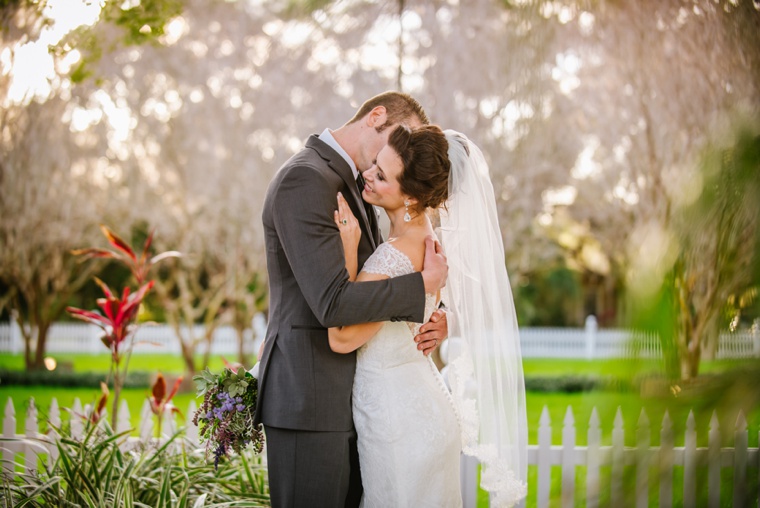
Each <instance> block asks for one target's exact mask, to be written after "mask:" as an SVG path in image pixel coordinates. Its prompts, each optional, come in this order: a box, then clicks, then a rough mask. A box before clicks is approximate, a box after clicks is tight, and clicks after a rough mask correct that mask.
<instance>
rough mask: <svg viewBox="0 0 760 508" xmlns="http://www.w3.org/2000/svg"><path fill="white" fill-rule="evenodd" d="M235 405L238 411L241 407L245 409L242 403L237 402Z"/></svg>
mask: <svg viewBox="0 0 760 508" xmlns="http://www.w3.org/2000/svg"><path fill="white" fill-rule="evenodd" d="M235 407H236V408H237V410H238V411H242V410H243V409H245V405H243V404H238V405H237V406H235Z"/></svg>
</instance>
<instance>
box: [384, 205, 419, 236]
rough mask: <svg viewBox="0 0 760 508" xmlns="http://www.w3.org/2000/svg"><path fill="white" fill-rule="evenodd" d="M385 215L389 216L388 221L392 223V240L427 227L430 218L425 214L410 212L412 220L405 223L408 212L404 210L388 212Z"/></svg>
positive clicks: (390, 233)
mask: <svg viewBox="0 0 760 508" xmlns="http://www.w3.org/2000/svg"><path fill="white" fill-rule="evenodd" d="M385 213H386V214H387V215H388V219H389V220H390V222H391V228H390V231H389V234H388V236H389V237H390V238H398V237H400V236H403V235H404V234H405V233H407V232H408V231H410V230H412V229H417V228H424V227H426V226H427V222H428V218H427V215H425V214H424V213H416V212H412V211H410V212H409V215H411V217H412V220H410V221H409V222H406V221H404V215H405V214H406V210H404V209H403V208H402V209H401V210H400V211H395V212H392V211H390V210H386V211H385Z"/></svg>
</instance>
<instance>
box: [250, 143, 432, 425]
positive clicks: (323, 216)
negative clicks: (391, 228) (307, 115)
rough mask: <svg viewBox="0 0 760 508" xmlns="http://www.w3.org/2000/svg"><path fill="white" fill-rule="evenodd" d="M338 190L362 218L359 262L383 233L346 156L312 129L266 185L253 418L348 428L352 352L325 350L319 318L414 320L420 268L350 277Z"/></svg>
mask: <svg viewBox="0 0 760 508" xmlns="http://www.w3.org/2000/svg"><path fill="white" fill-rule="evenodd" d="M339 191H340V192H342V193H343V196H344V197H345V198H346V200H347V202H348V203H349V205H350V207H351V210H352V211H353V213H354V215H355V216H356V217H357V219H358V220H359V222H360V224H361V227H362V236H361V241H360V244H359V267H360V268H361V266H362V265H363V264H364V262H365V261H366V260H367V258H368V257H369V256H370V254H372V252H373V251H374V250H375V248H376V246H377V245H378V244H379V243H380V242H381V241H382V239H381V237H380V234H379V232H378V230H377V225H376V218H374V217H368V214H371V213H374V212H372V211H371V209H370V210H369V211H368V210H366V209H365V206H364V204H363V202H362V199H361V196H360V195H359V191H358V190H357V188H356V182H355V180H354V177H353V174H352V172H351V168H350V167H349V165H348V164H347V163H346V161H345V160H343V158H342V157H341V156H340V155H339V154H338V153H337V152H335V150H333V149H332V148H331V147H329V146H328V145H327V144H325V143H324V142H323V141H321V140H320V139H319V138H318V137H317V136H311V137H310V138H309V140H308V142H307V143H306V147H305V148H304V149H303V150H301V151H300V152H299V153H297V154H296V155H294V156H293V157H292V158H291V159H290V160H289V161H288V162H286V163H285V164H284V165H283V166H282V168H280V170H279V172H278V173H277V174H276V175H275V177H274V179H273V180H272V182H271V184H270V185H269V188H268V189H267V194H266V199H265V201H264V212H263V215H262V219H263V223H264V232H265V241H266V251H267V270H268V272H269V326H268V328H267V335H266V341H265V345H264V351H263V354H262V358H261V365H260V368H259V373H260V374H259V398H258V403H257V408H256V422H257V423H259V422H261V423H264V424H265V425H268V426H272V427H278V428H284V429H298V430H313V431H346V430H350V429H352V428H353V419H352V416H351V390H352V387H353V381H354V371H355V370H356V354H355V353H350V354H346V355H342V354H337V353H333V352H332V351H331V350H330V346H329V343H328V339H327V328H328V327H332V326H343V325H351V324H356V323H366V322H371V321H415V322H422V319H423V316H424V308H425V288H424V283H423V281H422V276H421V274H419V273H414V274H410V275H406V276H403V277H397V278H393V279H388V280H384V281H377V282H359V283H352V282H348V272H347V271H346V269H345V259H344V256H343V244H342V242H341V239H340V233H339V231H338V228H337V226H336V225H335V221H334V220H333V212H334V210H336V209H337V194H338V192H339Z"/></svg>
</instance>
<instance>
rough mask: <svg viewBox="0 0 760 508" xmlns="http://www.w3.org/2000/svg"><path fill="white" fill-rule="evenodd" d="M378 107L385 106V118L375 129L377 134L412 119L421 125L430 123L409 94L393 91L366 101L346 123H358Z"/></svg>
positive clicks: (415, 100)
mask: <svg viewBox="0 0 760 508" xmlns="http://www.w3.org/2000/svg"><path fill="white" fill-rule="evenodd" d="M378 106H385V111H386V117H387V118H386V121H385V123H384V124H383V125H381V126H379V127H376V129H377V131H378V132H382V131H383V130H385V128H386V127H389V126H391V125H396V124H401V123H406V122H407V121H408V120H409V119H410V118H414V117H417V119H419V121H420V123H421V124H422V125H428V124H429V123H430V120H429V119H428V117H427V114H425V110H424V109H422V105H421V104H420V103H419V102H417V99H415V98H414V97H412V96H411V95H409V94H405V93H403V92H396V91H394V90H391V91H389V92H383V93H381V94H380V95H375V96H374V97H372V98H371V99H369V100H367V101H366V102H365V103H364V104H362V106H361V107H360V108H359V110H358V111H357V112H356V114H355V115H354V117H353V118H352V119H351V120H350V121H349V122H348V123H349V124H352V123H354V122H358V121H359V120H361V119H362V118H364V117H365V116H367V114H368V113H369V112H370V111H372V110H373V109H375V108H376V107H378Z"/></svg>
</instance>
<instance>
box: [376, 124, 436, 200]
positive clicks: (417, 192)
mask: <svg viewBox="0 0 760 508" xmlns="http://www.w3.org/2000/svg"><path fill="white" fill-rule="evenodd" d="M388 145H389V146H390V147H391V148H393V150H395V151H396V153H397V154H398V155H399V157H401V162H402V163H403V165H404V169H403V171H402V172H401V174H400V175H399V177H398V182H399V185H400V186H401V192H403V193H404V194H406V195H408V196H410V197H413V198H414V199H416V200H417V202H418V205H417V206H415V211H416V212H418V213H421V212H423V211H424V210H425V208H438V207H439V206H441V205H442V204H443V203H444V201H446V199H447V198H448V197H449V172H450V171H451V162H450V161H449V156H448V151H449V143H448V142H447V141H446V136H445V135H444V134H443V131H442V130H441V128H440V127H438V126H437V125H423V126H422V127H418V128H416V129H413V130H412V129H409V128H408V127H406V126H404V125H399V126H398V127H396V128H395V129H394V130H393V132H392V133H391V135H390V137H389V138H388Z"/></svg>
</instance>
